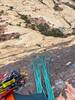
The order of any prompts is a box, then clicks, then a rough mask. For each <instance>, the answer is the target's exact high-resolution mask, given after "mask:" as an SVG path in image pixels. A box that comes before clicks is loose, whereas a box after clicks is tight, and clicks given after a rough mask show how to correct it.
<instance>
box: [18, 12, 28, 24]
mask: <svg viewBox="0 0 75 100" xmlns="http://www.w3.org/2000/svg"><path fill="white" fill-rule="evenodd" d="M19 15H20V17H21V19H22V20H24V21H25V22H26V23H30V19H29V18H28V16H27V15H22V14H19Z"/></svg>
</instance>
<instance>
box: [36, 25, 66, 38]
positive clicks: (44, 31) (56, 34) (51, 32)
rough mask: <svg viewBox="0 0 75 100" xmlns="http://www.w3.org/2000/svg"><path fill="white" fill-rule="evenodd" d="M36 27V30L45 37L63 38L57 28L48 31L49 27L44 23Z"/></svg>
mask: <svg viewBox="0 0 75 100" xmlns="http://www.w3.org/2000/svg"><path fill="white" fill-rule="evenodd" d="M37 27H38V30H39V31H40V32H41V33H42V34H44V35H46V36H54V37H63V36H64V34H63V32H61V31H60V30H59V29H58V28H53V29H50V27H49V25H48V24H46V23H45V24H44V25H43V24H39V25H38V26H37Z"/></svg>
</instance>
